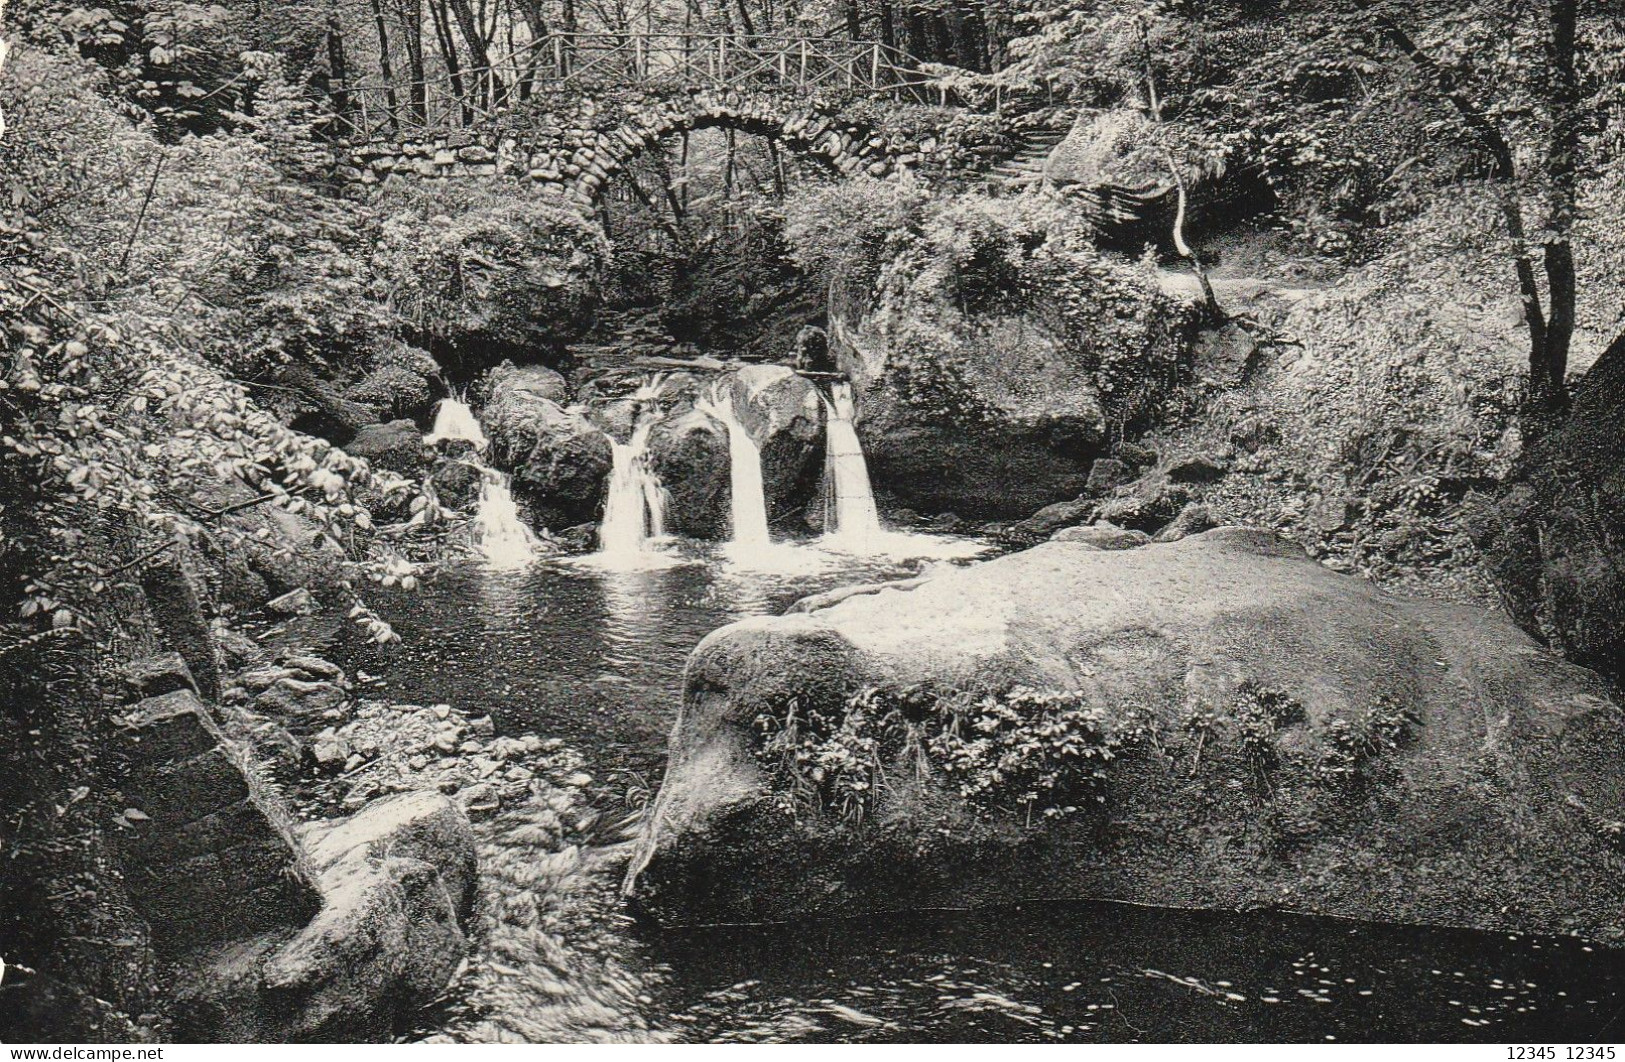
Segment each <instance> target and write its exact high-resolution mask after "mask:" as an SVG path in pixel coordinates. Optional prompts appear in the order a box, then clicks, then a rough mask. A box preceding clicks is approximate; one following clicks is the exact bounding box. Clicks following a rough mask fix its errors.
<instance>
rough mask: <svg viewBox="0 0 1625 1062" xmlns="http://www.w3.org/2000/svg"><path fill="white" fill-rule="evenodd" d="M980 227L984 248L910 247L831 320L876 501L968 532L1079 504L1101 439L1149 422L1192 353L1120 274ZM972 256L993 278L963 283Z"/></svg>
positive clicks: (1160, 311) (1175, 327) (1077, 254)
mask: <svg viewBox="0 0 1625 1062" xmlns="http://www.w3.org/2000/svg"><path fill="white" fill-rule="evenodd" d="M956 209H957V208H956ZM1012 209H1013V210H1016V211H1017V212H1019V211H1020V209H1021V208H1019V207H1012ZM973 212H974V211H973ZM981 220H983V219H976V222H974V223H973V225H975V227H974V228H973V230H971V231H966V232H965V233H964V239H965V240H966V241H967V245H968V246H975V245H976V244H977V243H979V242H982V241H991V242H992V243H993V244H994V247H990V248H986V249H984V248H978V249H977V251H976V252H972V251H968V250H966V248H965V247H964V246H960V247H957V248H950V247H948V246H946V245H944V246H940V247H920V248H917V251H918V253H917V254H915V253H911V254H909V255H906V256H903V257H901V258H899V259H897V260H896V261H894V262H893V263H892V264H891V265H890V266H889V267H888V270H887V271H886V272H885V273H884V275H883V276H882V279H881V282H880V283H879V285H878V286H877V294H876V296H875V299H874V300H873V302H874V304H873V305H871V306H868V307H853V306H843V305H841V304H840V300H839V299H837V300H836V303H835V304H834V305H832V310H831V318H830V320H831V338H832V339H833V340H834V346H835V349H836V352H837V355H838V360H839V363H840V366H841V370H842V371H843V372H845V373H847V374H848V376H849V377H850V378H851V379H852V382H853V386H854V388H855V389H856V391H857V392H858V394H859V395H860V396H861V399H862V401H861V403H860V413H861V414H862V420H861V421H860V423H859V430H860V434H861V435H862V437H863V443H864V449H865V452H866V454H867V456H868V458H869V469H870V474H871V478H872V479H873V481H874V485H875V490H876V492H877V494H880V495H881V496H883V497H884V498H886V499H887V500H888V501H890V502H891V503H892V504H894V505H897V506H906V507H908V508H912V509H917V510H920V511H922V512H943V511H953V512H956V513H959V514H960V515H961V516H964V517H966V518H968V519H971V520H974V521H977V522H982V521H987V520H1009V519H1021V518H1023V517H1025V516H1027V515H1028V514H1030V513H1032V512H1034V511H1035V510H1037V509H1039V508H1040V507H1042V506H1044V505H1047V504H1049V503H1050V502H1053V501H1055V500H1056V499H1057V498H1075V497H1077V496H1078V495H1080V494H1083V493H1084V492H1085V489H1086V486H1087V483H1088V476H1089V470H1090V466H1091V464H1092V463H1093V462H1094V460H1095V459H1096V458H1099V457H1101V456H1103V454H1104V453H1105V451H1106V449H1107V446H1108V442H1109V438H1108V436H1109V434H1110V433H1111V431H1116V432H1117V433H1119V434H1121V433H1122V431H1123V429H1125V428H1130V429H1131V428H1132V427H1133V426H1134V425H1136V424H1138V423H1141V422H1142V421H1143V420H1144V418H1146V417H1147V416H1148V415H1149V414H1150V413H1151V412H1152V410H1153V409H1154V407H1155V406H1156V404H1157V403H1158V402H1159V401H1160V399H1161V396H1162V395H1164V394H1166V393H1168V391H1169V390H1170V389H1171V388H1172V387H1173V386H1174V384H1175V383H1176V382H1177V380H1178V379H1179V377H1180V372H1181V370H1180V365H1181V363H1182V361H1183V359H1184V358H1185V356H1186V353H1187V344H1186V340H1185V335H1184V330H1183V324H1182V323H1181V321H1182V319H1181V313H1182V311H1181V310H1180V309H1179V308H1178V307H1176V306H1175V305H1173V304H1172V303H1171V302H1167V301H1165V300H1163V299H1162V298H1161V297H1160V296H1158V295H1157V294H1156V293H1155V292H1154V291H1153V290H1151V289H1150V288H1149V287H1147V286H1145V285H1143V284H1141V282H1140V281H1139V280H1138V279H1137V278H1135V277H1133V276H1132V275H1130V274H1129V273H1128V272H1127V271H1124V270H1120V269H1119V268H1118V267H1117V266H1115V265H1113V264H1110V263H1107V262H1105V261H1104V260H1102V259H1101V258H1100V257H1099V256H1098V255H1097V254H1096V253H1095V252H1093V251H1090V250H1087V249H1085V248H1084V247H1083V246H1082V245H1081V244H1078V245H1073V244H1068V243H1067V242H1066V241H1061V240H1052V241H1046V240H1043V239H1042V238H1041V237H1039V236H1037V235H1033V236H1032V239H1031V241H1030V242H1031V243H1033V244H1034V245H1035V246H1036V249H1034V247H1029V246H1027V244H1026V243H1023V242H1022V236H1021V235H1020V234H1018V233H1016V232H1015V231H1013V230H1010V229H1009V228H1008V227H1007V226H1005V225H1004V224H1003V223H1002V221H1001V222H999V223H994V224H990V225H989V226H988V227H987V228H985V229H983V228H980V227H979V223H980V221H981ZM987 220H989V221H991V220H992V219H987ZM999 232H1003V235H1002V236H997V237H995V236H993V235H990V234H993V233H999ZM927 242H928V243H929V242H930V241H927ZM995 248H996V249H995ZM973 253H985V255H986V259H985V260H986V261H988V262H996V263H998V264H997V265H996V266H989V268H988V269H987V270H983V271H981V272H983V273H985V274H986V275H982V276H978V277H977V278H976V280H975V281H974V283H973V284H972V282H970V281H968V280H967V279H966V278H967V277H968V275H969V273H968V271H966V270H964V269H963V268H962V264H963V259H962V258H960V257H959V256H961V255H967V254H973ZM983 260H984V259H983V258H982V257H978V258H976V261H978V262H982V261H983ZM1005 270H1008V271H1009V272H1008V275H1006V274H1005V273H1004V271H1005ZM967 284H971V285H972V286H973V287H974V288H975V291H976V293H977V294H978V295H983V296H985V297H980V298H977V297H972V295H971V294H970V293H968V292H967V291H966V290H965V288H966V286H967ZM995 292H996V294H995ZM1170 515H1171V514H1170Z"/></svg>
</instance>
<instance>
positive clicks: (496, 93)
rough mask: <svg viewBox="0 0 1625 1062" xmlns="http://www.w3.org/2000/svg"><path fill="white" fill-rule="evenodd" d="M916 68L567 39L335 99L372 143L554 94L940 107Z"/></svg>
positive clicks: (724, 39)
mask: <svg viewBox="0 0 1625 1062" xmlns="http://www.w3.org/2000/svg"><path fill="white" fill-rule="evenodd" d="M919 65H920V64H919V63H918V61H917V60H915V59H914V58H913V57H911V56H909V55H908V54H907V53H905V52H902V51H900V50H898V49H896V48H893V47H889V46H887V45H884V44H879V43H874V42H866V41H852V40H846V39H842V38H832V37H790V36H775V35H766V34H755V35H721V34H695V33H631V34H615V33H563V34H554V35H552V36H550V37H547V38H545V39H544V40H541V41H537V42H535V43H533V44H530V45H526V46H525V47H522V48H519V49H517V50H515V51H513V52H511V53H509V54H507V55H505V56H503V57H501V58H500V59H494V60H492V61H491V62H490V63H489V64H488V65H486V66H482V67H479V68H477V69H464V70H460V71H458V72H456V73H450V72H441V73H438V74H435V75H431V76H428V77H425V78H424V79H422V80H413V79H402V78H401V77H400V76H398V75H397V77H396V78H395V79H394V80H393V81H391V82H388V83H386V82H385V81H384V80H383V79H382V78H381V77H370V78H365V79H360V80H352V81H348V82H336V83H335V84H334V85H333V89H332V97H333V104H334V109H335V112H336V114H337V118H338V122H339V132H340V134H341V135H343V136H346V137H357V138H363V139H376V138H390V137H399V136H403V135H410V134H415V133H423V132H440V131H448V130H455V129H463V128H467V127H470V126H473V125H477V124H479V123H481V122H483V121H485V120H487V119H489V118H492V117H494V116H495V115H496V114H498V113H500V112H502V111H504V110H507V109H509V108H511V107H513V106H514V105H516V104H518V103H523V102H524V101H526V100H529V99H530V98H532V96H534V95H535V94H536V93H537V92H538V91H546V90H549V89H557V88H574V89H580V90H587V91H590V90H594V89H599V90H607V89H613V88H618V87H625V86H640V85H649V86H653V85H657V84H658V85H681V86H688V87H693V88H723V89H728V88H732V89H749V88H762V87H777V88H784V89H791V90H796V91H806V92H817V91H840V92H853V93H859V94H865V95H883V96H891V97H896V98H903V99H912V100H918V101H922V102H923V101H927V100H931V99H935V98H936V95H937V94H936V93H934V92H933V91H932V90H931V89H930V87H929V86H930V78H929V77H927V76H926V75H925V74H923V73H921V72H920V69H919Z"/></svg>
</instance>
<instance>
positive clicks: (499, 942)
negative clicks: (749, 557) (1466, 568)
mask: <svg viewBox="0 0 1625 1062" xmlns="http://www.w3.org/2000/svg"><path fill="white" fill-rule="evenodd" d="M790 548H792V549H796V548H795V547H790ZM679 550H680V552H681V554H682V558H683V559H684V560H686V561H687V563H681V564H676V565H672V566H666V567H656V568H651V569H648V570H633V571H616V570H609V569H605V568H602V567H596V566H594V565H592V564H590V563H585V562H583V561H581V560H557V559H544V560H540V561H537V562H536V563H533V564H531V565H529V566H528V567H525V568H520V569H512V570H492V569H491V568H489V567H487V566H483V565H479V564H477V563H474V562H469V563H466V564H458V565H453V566H451V567H449V568H447V569H445V570H443V571H442V572H440V573H439V574H438V575H436V576H435V577H433V578H432V579H430V580H428V581H426V582H425V584H424V585H423V586H422V587H421V588H420V589H419V590H418V591H416V592H415V593H412V594H410V595H405V594H400V595H397V596H394V597H385V598H382V599H380V600H379V601H378V602H377V604H378V605H379V606H380V611H381V612H382V613H383V614H384V615H385V616H386V618H388V619H389V620H390V622H391V623H393V624H394V625H395V627H396V629H397V630H398V631H399V633H400V634H401V636H402V639H403V642H402V644H401V645H400V646H398V647H396V648H394V649H392V650H390V651H388V652H387V653H377V654H375V655H371V654H369V655H367V656H365V658H364V659H362V660H359V661H352V666H360V667H365V668H366V669H367V670H369V671H373V672H375V673H378V674H380V676H381V679H382V682H381V685H380V687H379V690H380V692H381V693H383V694H386V695H388V696H392V697H396V698H399V699H402V700H406V701H412V702H417V703H432V702H437V701H444V702H448V703H451V704H455V705H457V706H458V707H459V708H460V709H464V710H467V711H468V712H470V713H471V714H474V715H481V714H485V713H487V712H489V713H490V714H491V715H492V716H493V718H494V720H495V722H496V725H497V728H498V731H499V732H500V733H506V734H510V735H515V736H522V735H524V734H527V733H533V734H536V735H538V736H540V737H543V738H554V737H557V738H563V739H564V740H565V741H567V742H569V743H570V744H571V745H572V746H574V747H575V748H577V749H578V750H579V751H580V752H581V754H582V755H583V756H584V758H585V759H586V761H587V763H588V765H589V769H590V770H591V771H592V773H593V775H594V778H595V782H594V785H593V787H592V789H591V790H590V792H591V798H592V799H593V800H594V801H595V802H597V803H599V804H600V805H602V806H604V808H605V809H606V812H610V811H624V808H625V804H624V800H625V797H626V795H627V794H628V793H630V792H641V793H647V791H649V790H652V789H653V788H655V787H657V786H658V782H659V776H660V772H661V769H662V763H663V758H664V752H665V739H666V733H667V731H668V729H669V728H670V725H671V722H672V719H673V717H674V714H675V710H676V706H677V704H678V703H679V700H680V697H681V688H682V667H683V661H684V658H685V656H686V655H687V653H688V652H689V650H690V649H691V648H692V647H693V646H694V645H695V643H696V642H698V641H699V640H700V638H702V637H703V636H704V635H705V634H706V633H708V632H709V631H711V630H714V629H715V628H717V627H719V626H722V625H723V624H726V623H728V622H731V621H733V620H735V619H738V618H741V617H744V616H750V615H761V614H769V613H776V612H780V611H782V610H783V609H784V608H785V607H786V606H787V605H789V604H790V603H791V602H793V601H794V600H796V599H797V598H800V597H802V596H804V595H806V594H809V593H814V592H818V591H821V590H826V589H830V588H832V587H834V586H838V585H844V584H849V583H853V582H861V581H871V580H874V579H877V578H889V577H898V576H903V575H907V574H912V573H914V572H917V571H919V570H920V568H921V562H917V561H916V562H896V561H881V560H873V559H859V558H856V557H842V556H840V555H836V554H828V553H823V552H821V551H815V550H811V549H805V548H800V549H796V553H797V556H798V557H799V558H800V562H799V563H797V564H796V565H794V566H793V567H794V569H795V570H794V572H793V573H790V574H786V573H784V572H778V573H775V572H771V571H763V570H753V569H752V568H750V567H748V566H743V565H740V564H738V563H734V562H731V561H730V560H729V559H728V554H727V551H726V548H725V547H716V546H700V545H684V546H681V547H679ZM939 563H940V562H939ZM479 828H480V830H481V832H482V839H483V841H484V847H483V848H482V874H484V876H485V879H486V881H485V885H486V899H485V900H484V904H485V906H486V914H485V917H484V918H483V920H482V927H483V928H482V930H481V931H479V932H477V933H476V938H477V945H478V948H479V949H480V954H479V955H478V956H477V957H476V959H475V960H474V962H473V963H471V971H470V973H469V974H468V975H467V976H465V977H464V978H463V979H462V980H460V981H459V982H458V983H457V984H455V985H454V986H453V987H452V989H451V993H450V995H448V997H447V998H446V999H445V1000H443V1001H442V1002H441V1004H439V1005H438V1006H436V1007H435V1008H432V1009H431V1010H429V1011H427V1012H425V1013H423V1014H421V1015H419V1016H418V1021H417V1024H416V1025H415V1027H413V1028H412V1029H411V1030H410V1032H409V1034H408V1038H410V1039H431V1040H433V1039H439V1040H446V1039H450V1040H510V1041H513V1040H518V1041H555V1042H557V1041H579V1040H657V1041H804V1042H810V1041H988V1042H1009V1041H1057V1040H1059V1041H1080V1042H1088V1041H1112V1042H1116V1041H1151V1042H1156V1041H1277V1042H1323V1041H1332V1040H1335V1041H1340V1042H1341V1041H1366V1042H1382V1041H1394V1040H1410V1041H1416V1040H1421V1041H1457V1042H1461V1041H1466V1042H1540V1041H1567V1042H1571V1043H1572V1042H1580V1041H1587V1040H1617V1039H1618V1038H1619V1036H1620V1033H1621V1031H1622V1026H1621V1020H1620V1019H1621V1014H1622V1012H1625V963H1622V962H1621V960H1620V959H1619V958H1618V957H1616V956H1615V955H1612V954H1609V953H1608V952H1607V951H1606V949H1596V950H1594V949H1593V948H1592V947H1590V946H1587V945H1584V944H1582V943H1580V942H1578V941H1574V940H1554V939H1533V938H1524V937H1515V936H1507V935H1488V934H1482V933H1471V932H1463V931H1450V930H1421V929H1413V928H1405V927H1390V926H1372V925H1359V924H1353V923H1348V922H1341V921H1335V920H1328V919H1314V918H1303V917H1294V916H1282V915H1274V914H1262V913H1254V914H1246V915H1232V914H1212V913H1197V912H1180V911H1161V910H1150V909H1140V908H1133V907H1125V906H1122V905H1114V904H1096V903H1070V904H1058V903H1048V904H1041V905H1034V904H1027V905H1016V906H1012V907H1010V908H1008V909H1003V910H997V911H981V912H944V911H935V912H917V913H912V914H907V915H902V916H898V915H889V916H886V917H881V918H874V919H865V920H855V921H842V922H809V923H806V924H797V925H784V926H772V927H760V926H758V927H720V928H710V929H703V930H685V931H681V932H678V931H660V930H656V929H653V928H650V927H644V926H639V925H636V924H634V923H633V922H632V921H631V919H629V918H628V917H627V916H626V915H625V914H624V913H622V911H621V910H620V907H619V904H618V901H617V899H616V896H615V888H616V886H617V884H618V881H619V873H620V868H621V864H622V861H623V860H624V857H625V848H626V845H625V844H624V843H617V842H616V841H615V840H614V839H613V838H607V839H605V840H604V842H603V844H602V845H600V846H593V845H588V846H586V847H584V848H582V849H579V850H578V849H574V848H572V849H569V850H567V851H565V852H562V853H558V852H551V851H547V850H544V849H542V848H540V847H534V846H532V847H527V845H528V844H530V842H529V841H528V840H527V838H529V837H530V836H531V831H529V830H528V828H527V825H526V823H525V822H524V821H523V819H522V818H514V817H512V816H508V815H505V816H504V817H502V818H499V819H497V820H495V821H494V822H487V823H482V824H480V827H479ZM493 907H495V908H498V909H500V910H499V911H498V913H497V915H496V916H495V917H493V916H492V911H491V909H492V908H493Z"/></svg>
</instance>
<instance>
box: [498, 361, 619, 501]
mask: <svg viewBox="0 0 1625 1062" xmlns="http://www.w3.org/2000/svg"><path fill="white" fill-rule="evenodd" d="M552 375H556V374H552ZM549 383H550V377H549V378H543V379H541V380H538V379H537V377H536V376H535V374H534V373H532V372H530V371H529V370H528V369H523V368H521V369H515V368H513V367H512V366H503V367H501V368H499V369H498V370H497V371H496V372H493V373H492V374H491V376H490V377H489V378H488V379H487V381H486V384H485V389H486V392H487V394H488V395H489V396H490V397H489V399H488V400H487V402H486V404H485V408H484V409H483V410H482V419H483V422H484V425H485V433H486V436H487V437H488V438H489V440H490V450H489V456H490V460H491V463H492V465H494V466H495V467H497V468H499V469H502V470H503V471H505V472H507V473H509V475H510V476H511V477H512V481H513V490H514V494H515V496H516V497H519V498H521V499H523V500H524V501H525V502H526V503H527V504H528V505H529V507H530V513H531V518H532V520H533V522H534V523H535V524H536V525H537V526H539V527H546V528H551V529H560V528H565V527H569V526H571V525H573V524H578V523H583V522H587V521H591V520H595V519H596V518H597V515H598V510H599V507H600V506H601V505H602V503H603V496H604V484H605V482H606V480H607V479H608V478H609V471H610V466H611V463H612V458H611V448H610V444H609V436H607V435H605V434H604V433H603V431H602V430H600V429H599V428H598V427H597V425H595V424H593V422H592V421H591V420H589V419H588V418H587V416H586V414H585V413H583V412H582V411H581V410H580V409H579V408H576V407H573V406H572V407H568V408H567V407H564V406H561V405H559V404H558V402H556V401H554V400H553V399H551V398H547V397H544V396H545V395H546V394H550V393H555V392H554V391H553V390H552V388H551V387H550V386H547V385H548V384H549Z"/></svg>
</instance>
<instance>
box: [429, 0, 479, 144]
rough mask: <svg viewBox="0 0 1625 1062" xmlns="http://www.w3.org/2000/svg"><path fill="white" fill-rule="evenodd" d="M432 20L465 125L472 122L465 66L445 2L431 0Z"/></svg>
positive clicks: (442, 59)
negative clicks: (458, 51) (458, 54)
mask: <svg viewBox="0 0 1625 1062" xmlns="http://www.w3.org/2000/svg"><path fill="white" fill-rule="evenodd" d="M429 15H430V20H431V21H432V22H433V23H434V37H435V43H437V44H439V45H440V59H441V61H442V62H443V63H445V64H446V76H447V77H448V78H449V79H450V80H451V91H452V93H453V95H455V96H456V97H457V101H458V103H460V104H461V105H462V119H463V121H464V123H467V122H469V121H471V120H472V119H473V117H474V115H473V112H472V111H470V110H469V109H468V90H467V86H465V85H464V84H463V73H462V70H463V64H462V62H461V60H460V59H459V58H458V56H457V40H456V38H455V37H453V36H452V35H451V19H450V17H449V16H448V15H447V14H446V5H445V3H444V0H429Z"/></svg>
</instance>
